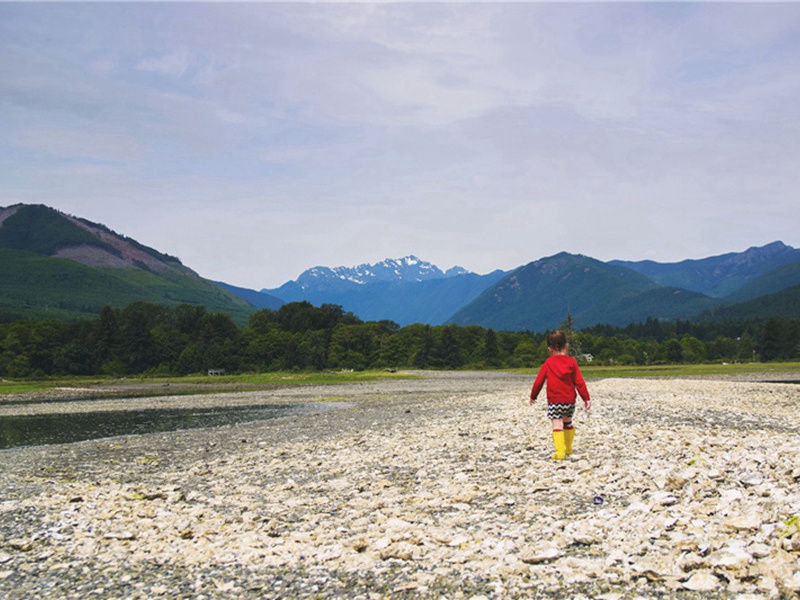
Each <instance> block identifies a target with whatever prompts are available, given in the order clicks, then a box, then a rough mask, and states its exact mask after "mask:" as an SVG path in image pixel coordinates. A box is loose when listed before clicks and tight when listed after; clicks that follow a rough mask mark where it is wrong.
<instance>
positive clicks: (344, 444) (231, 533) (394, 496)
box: [0, 373, 800, 600]
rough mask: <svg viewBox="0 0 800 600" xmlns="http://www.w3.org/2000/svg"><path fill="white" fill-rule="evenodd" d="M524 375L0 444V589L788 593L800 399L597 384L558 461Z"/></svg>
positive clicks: (799, 565) (300, 396) (12, 593)
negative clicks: (243, 420) (253, 418)
mask: <svg viewBox="0 0 800 600" xmlns="http://www.w3.org/2000/svg"><path fill="white" fill-rule="evenodd" d="M531 382H532V378H531V377H523V376H519V375H513V374H501V373H480V374H475V373H472V374H469V373H455V374H448V373H441V374H428V375H427V376H426V377H424V378H422V379H413V380H397V381H386V382H377V383H367V384H348V385H343V386H340V387H336V386H327V387H325V386H320V387H308V388H304V389H297V388H294V389H291V390H272V391H261V392H244V393H240V394H235V395H234V394H228V395H225V394H220V395H209V396H204V397H203V399H202V402H203V403H204V405H209V406H211V405H215V404H218V405H224V404H225V403H226V402H228V401H229V400H230V401H232V402H234V403H245V402H247V403H251V404H253V403H258V402H265V403H266V402H270V403H274V402H276V401H284V402H291V401H309V400H313V399H314V397H320V398H324V397H336V398H337V399H342V398H345V399H346V401H347V402H348V403H350V408H345V409H341V410H336V411H331V412H327V413H325V414H317V415H302V416H299V417H291V418H284V419H276V420H273V421H264V422H259V423H250V424H246V425H240V426H233V427H225V428H217V429H209V430H195V431H182V432H171V433H160V434H151V435H143V436H126V437H123V438H114V439H113V440H95V441H91V442H83V443H79V444H66V445H60V446H59V445H55V446H43V447H38V448H16V449H11V450H6V451H0V472H2V473H3V478H2V479H0V565H2V569H1V570H0V596H2V597H4V598H9V599H12V598H27V597H32V596H36V595H37V594H38V595H42V594H43V593H44V592H43V591H42V590H47V595H49V596H51V597H64V598H67V597H80V596H81V594H82V593H84V594H86V593H88V594H89V595H91V596H93V597H109V598H112V597H113V598H117V597H120V598H122V597H125V598H148V597H197V598H199V597H207V598H241V597H247V596H248V595H253V594H255V595H257V596H258V597H262V598H276V599H277V598H286V597H292V598H303V599H305V598H319V597H323V598H324V597H331V598H333V597H336V598H341V597H353V598H365V599H366V598H378V597H385V596H389V597H392V596H399V595H402V596H403V597H425V598H443V597H446V598H465V599H466V598H474V599H476V600H478V599H483V598H527V597H537V594H538V595H539V596H546V595H558V596H561V597H567V596H569V597H575V598H605V599H608V600H615V599H617V598H633V597H636V598H664V597H670V593H671V590H682V591H681V592H680V593H681V594H689V595H688V596H685V597H687V598H695V597H696V598H700V597H704V596H705V595H707V594H723V595H724V594H728V595H730V596H731V597H737V598H742V599H745V598H750V597H753V598H764V597H775V598H778V597H789V598H791V597H794V596H796V595H797V594H800V488H798V468H797V465H798V464H800V429H798V424H797V422H796V419H793V418H789V417H790V415H793V414H796V413H797V409H798V402H800V401H799V400H798V394H797V387H796V385H792V384H775V383H762V382H753V381H741V380H740V381H734V380H711V379H687V380H671V379H646V380H644V379H643V380H638V379H637V380H622V379H605V380H595V381H590V382H589V388H590V391H591V392H592V396H593V410H592V413H591V416H587V415H586V414H585V413H583V411H578V412H577V413H576V418H575V422H576V436H575V452H574V454H573V455H572V456H571V457H569V458H568V460H565V461H553V460H552V453H553V451H552V448H551V445H552V440H551V436H550V431H549V422H548V421H547V419H546V415H545V412H544V410H545V407H544V405H543V404H542V403H539V404H538V405H536V406H534V407H533V408H531V407H529V406H527V404H526V403H525V402H524V397H525V394H526V392H527V391H528V390H529V389H530V384H531ZM231 397H232V399H231ZM141 401H142V402H147V401H148V400H147V399H142V400H141ZM191 401H192V399H191V398H190V397H183V398H175V399H166V400H165V399H163V398H162V399H159V400H158V402H160V403H180V402H184V403H186V402H191ZM151 402H152V401H151ZM66 404H69V403H66ZM57 406H58V404H54V403H50V404H49V408H48V406H44V405H37V404H35V403H30V404H26V405H25V409H26V410H32V411H45V410H48V409H49V410H56V409H57ZM84 409H85V407H84ZM766 448H769V453H767V452H766V450H765V449H766ZM142 456H148V457H153V459H154V460H147V461H143V460H141V457H142ZM102 573H108V574H111V573H113V576H112V575H109V576H108V577H105V576H104V577H102V579H101V574H102ZM692 594H696V595H694V596H693V595H692ZM680 597H684V596H680Z"/></svg>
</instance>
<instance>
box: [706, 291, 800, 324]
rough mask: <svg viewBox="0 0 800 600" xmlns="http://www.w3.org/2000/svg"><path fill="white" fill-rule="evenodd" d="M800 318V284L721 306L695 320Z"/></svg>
mask: <svg viewBox="0 0 800 600" xmlns="http://www.w3.org/2000/svg"><path fill="white" fill-rule="evenodd" d="M770 318H776V319H800V285H797V286H795V287H791V288H789V289H786V290H782V291H780V292H777V293H775V294H767V295H765V296H761V297H759V298H755V299H754V300H748V301H746V302H739V303H737V304H730V305H726V306H720V307H717V308H713V309H710V310H707V311H704V312H702V313H700V314H699V315H697V316H696V317H695V318H694V320H695V321H728V320H730V321H750V320H760V319H770Z"/></svg>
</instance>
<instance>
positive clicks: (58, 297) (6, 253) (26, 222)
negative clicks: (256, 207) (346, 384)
mask: <svg viewBox="0 0 800 600" xmlns="http://www.w3.org/2000/svg"><path fill="white" fill-rule="evenodd" d="M137 301H144V302H150V303H154V304H165V305H170V306H174V305H178V304H195V305H203V306H206V307H207V308H208V309H209V310H211V311H214V312H226V313H228V314H230V315H231V316H232V317H234V318H235V319H237V320H238V321H239V322H240V323H242V322H245V321H246V320H247V318H248V316H249V315H250V314H251V313H252V312H254V311H255V309H254V307H253V306H251V305H250V304H248V303H247V302H245V301H244V300H242V299H241V298H239V297H237V296H236V295H234V294H231V293H230V292H229V291H228V290H225V289H224V288H222V287H220V286H218V285H216V284H215V283H213V282H211V281H208V280H206V279H203V278H202V277H200V276H199V275H198V274H197V273H195V272H194V271H193V270H191V269H189V268H188V267H186V266H184V265H183V264H182V263H181V261H180V260H178V259H177V258H175V257H173V256H169V255H167V254H163V253H161V252H158V251H157V250H154V249H153V248H149V247H147V246H145V245H143V244H140V243H139V242H137V241H135V240H133V239H130V238H127V237H124V236H121V235H119V234H117V233H115V232H113V231H111V230H110V229H109V228H108V227H106V226H104V225H100V224H97V223H92V222H90V221H87V220H85V219H80V218H78V217H73V216H70V215H67V214H64V213H62V212H60V211H57V210H55V209H53V208H50V207H48V206H44V205H40V204H37V205H29V204H17V205H14V206H8V207H2V208H0V312H2V314H4V315H6V317H5V318H9V317H13V318H18V317H31V318H44V317H47V318H62V319H74V318H88V317H94V316H96V315H97V313H98V312H99V310H100V309H101V308H102V307H103V306H104V305H109V306H111V307H113V308H123V307H125V306H127V305H128V304H131V303H133V302H137Z"/></svg>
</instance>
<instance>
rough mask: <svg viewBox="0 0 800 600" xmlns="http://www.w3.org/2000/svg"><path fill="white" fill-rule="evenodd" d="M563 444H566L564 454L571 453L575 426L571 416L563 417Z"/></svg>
mask: <svg viewBox="0 0 800 600" xmlns="http://www.w3.org/2000/svg"><path fill="white" fill-rule="evenodd" d="M563 420H564V445H565V446H566V455H567V456H569V455H570V454H572V440H574V439H575V426H574V425H573V424H572V418H571V417H565V418H564V419H563Z"/></svg>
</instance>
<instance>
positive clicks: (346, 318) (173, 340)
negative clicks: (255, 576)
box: [0, 302, 800, 379]
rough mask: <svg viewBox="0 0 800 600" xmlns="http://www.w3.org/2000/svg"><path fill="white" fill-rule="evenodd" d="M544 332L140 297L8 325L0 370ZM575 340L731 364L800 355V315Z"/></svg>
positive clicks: (602, 353)
mask: <svg viewBox="0 0 800 600" xmlns="http://www.w3.org/2000/svg"><path fill="white" fill-rule="evenodd" d="M577 325H579V324H577ZM569 326H570V327H571V326H572V324H571V323H569ZM545 335H546V332H504V331H494V330H492V329H485V328H482V327H478V326H457V325H439V326H431V325H423V324H415V325H408V326H405V327H399V326H398V325H397V324H396V323H393V322H391V321H380V322H363V321H361V320H360V319H358V318H357V317H355V316H354V315H353V314H351V313H347V312H345V311H344V310H343V309H342V308H341V307H340V306H334V305H323V306H321V307H314V306H312V305H311V304H309V303H308V302H293V303H289V304H286V305H284V306H282V307H281V308H280V309H278V310H274V311H273V310H261V311H259V312H257V313H255V314H254V315H253V316H252V317H251V318H250V321H249V323H248V324H247V325H246V326H243V327H240V326H238V325H236V323H234V322H233V321H232V320H231V318H230V317H228V316H227V315H225V314H222V313H211V312H208V311H207V310H206V309H205V308H204V307H202V306H195V305H187V304H184V305H180V306H177V307H166V306H161V305H156V304H148V303H144V302H136V303H134V304H131V305H129V306H128V307H126V308H124V309H112V308H110V307H105V308H103V309H102V310H101V311H100V314H99V315H98V317H97V319H95V320H92V321H78V322H65V321H19V320H18V321H13V322H6V323H0V377H5V378H10V379H11V378H42V377H64V376H106V377H108V376H131V375H147V376H150V377H169V376H187V375H191V374H202V375H207V374H208V373H215V374H233V375H238V374H247V373H250V374H253V373H275V372H294V373H301V372H316V373H324V372H326V371H332V372H341V371H349V370H353V371H355V372H361V371H365V370H397V369H488V368H522V369H528V368H533V367H535V366H537V365H538V364H540V363H541V362H542V361H543V360H544V359H545V358H546V357H547V347H546V342H545ZM571 343H572V351H573V353H574V354H575V355H576V357H577V358H578V359H579V361H581V362H582V364H584V365H585V366H586V367H587V368H588V367H606V368H613V369H616V370H617V372H621V373H624V372H625V370H624V369H622V368H623V367H634V366H636V367H648V368H649V369H654V371H653V372H654V373H660V372H664V371H663V369H664V367H666V366H668V365H690V364H717V365H719V366H725V367H730V366H733V365H734V363H750V362H756V361H765V362H776V361H792V360H797V359H800V322H798V321H793V320H779V319H768V320H764V321H746V322H738V321H737V322H725V323H720V322H713V323H712V322H703V323H693V322H689V321H674V322H663V321H658V320H655V319H648V320H647V321H646V322H644V323H639V324H633V325H629V326H627V327H611V326H604V325H598V326H593V327H588V328H584V329H580V330H577V331H574V332H572V333H571ZM723 363H728V364H727V365H723Z"/></svg>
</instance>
